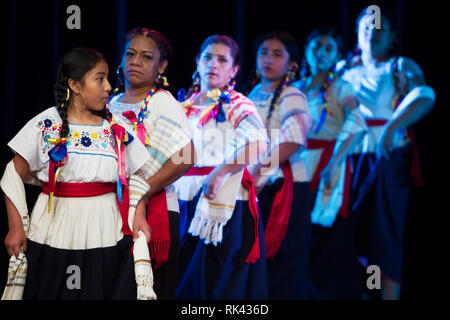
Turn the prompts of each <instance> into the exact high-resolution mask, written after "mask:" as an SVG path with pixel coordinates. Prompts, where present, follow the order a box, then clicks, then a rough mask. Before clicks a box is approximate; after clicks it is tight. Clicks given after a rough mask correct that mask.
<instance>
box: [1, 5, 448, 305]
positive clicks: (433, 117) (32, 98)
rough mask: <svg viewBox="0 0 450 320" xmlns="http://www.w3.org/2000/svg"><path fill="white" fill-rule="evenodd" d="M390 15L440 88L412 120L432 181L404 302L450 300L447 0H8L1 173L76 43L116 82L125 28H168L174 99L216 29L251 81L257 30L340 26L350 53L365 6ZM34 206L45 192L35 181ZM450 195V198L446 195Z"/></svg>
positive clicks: (46, 102) (420, 208)
mask: <svg viewBox="0 0 450 320" xmlns="http://www.w3.org/2000/svg"><path fill="white" fill-rule="evenodd" d="M72 4H76V5H78V6H79V7H80V9H81V30H69V29H68V28H67V27H66V20H67V18H68V17H69V16H70V14H67V13H66V9H67V7H68V6H69V5H72ZM371 4H376V5H378V6H379V7H380V8H381V11H383V10H385V11H391V12H392V13H393V16H394V18H395V25H396V29H397V31H398V36H399V45H400V53H401V55H403V56H407V57H410V58H412V59H414V60H415V61H416V62H418V64H419V65H420V66H421V67H422V69H423V71H424V73H425V77H426V81H427V83H428V84H429V85H430V86H432V87H433V88H434V90H435V92H436V96H437V100H436V105H435V108H434V109H433V111H432V112H431V113H430V114H429V115H427V116H426V117H425V118H424V119H423V120H422V121H421V122H419V123H418V124H416V125H415V126H414V129H415V132H416V136H417V140H418V145H419V149H420V151H421V161H422V166H423V170H424V177H425V183H426V186H425V188H423V189H420V190H415V191H414V193H413V197H412V200H411V208H412V210H411V212H410V215H409V217H408V221H407V230H406V244H405V279H404V290H403V294H402V297H403V298H438V297H444V296H449V294H448V291H447V284H448V280H447V278H448V276H447V273H448V271H447V268H446V264H445V261H446V259H445V258H446V255H447V254H448V249H447V245H448V244H449V241H448V237H447V234H448V228H447V225H448V224H447V220H448V218H447V215H448V214H449V209H448V206H447V205H446V202H445V200H446V195H445V191H446V189H448V187H447V186H446V185H447V183H446V182H447V175H445V174H446V173H447V168H448V166H447V165H446V163H445V160H444V159H445V154H446V149H447V146H448V143H446V138H447V136H448V134H447V132H448V130H446V129H447V127H448V126H449V125H448V124H446V123H445V122H444V121H445V120H446V118H447V113H446V111H445V110H446V108H447V107H448V103H449V101H448V95H447V90H448V89H447V88H446V87H444V86H448V81H446V80H447V79H448V78H449V76H448V74H449V68H448V58H449V51H448V44H449V40H448V39H449V37H448V30H449V28H448V21H449V20H450V12H449V11H448V10H446V6H445V1H437V0H429V1H410V0H408V1H406V0H392V1H356V0H334V1H331V0H316V1H309V2H306V1H298V0H297V1H286V0H277V1H273V0H270V1H265V2H264V1H239V0H228V1H169V0H167V1H132V0H130V1H125V0H114V1H101V0H95V1H94V0H90V1H80V0H72V1H65V0H63V1H58V0H52V1H50V0H45V1H12V0H10V1H6V2H2V3H1V4H0V27H1V29H0V30H2V31H4V33H3V37H2V39H1V57H2V60H1V62H2V63H1V64H0V69H1V81H2V82H1V95H0V123H1V126H0V130H1V131H0V139H1V141H0V154H1V157H0V165H1V168H2V169H1V171H3V168H4V166H5V165H6V163H7V162H8V161H9V160H10V159H11V158H12V156H13V154H12V152H11V151H10V150H9V148H8V147H7V146H6V143H7V142H8V141H9V140H10V139H11V138H12V137H13V136H14V134H15V133H17V132H18V131H19V130H20V128H21V127H22V126H23V125H24V124H25V123H26V122H27V121H28V120H29V119H31V118H32V117H33V116H34V115H36V114H37V113H39V112H41V111H42V110H44V109H46V108H47V107H49V106H51V105H53V103H54V100H53V91H52V87H53V82H54V79H55V74H56V69H57V65H58V62H59V59H60V58H61V57H62V55H63V54H64V53H65V52H66V51H67V50H68V49H70V48H72V47H75V46H86V47H93V48H96V49H98V50H100V51H101V52H103V53H104V54H105V56H106V58H107V60H108V63H109V65H110V81H111V83H112V84H115V83H116V79H115V70H116V68H117V65H118V63H119V61H120V58H121V54H122V50H123V38H124V35H125V33H126V31H128V30H130V29H131V28H134V27H138V26H139V27H149V28H152V29H156V30H158V31H160V32H162V33H163V34H165V35H166V36H167V37H168V38H169V40H170V41H171V43H172V46H173V49H174V57H173V59H172V61H171V63H170V65H169V69H168V79H169V83H170V85H171V91H172V93H173V94H174V95H175V96H176V93H177V91H178V89H179V88H180V87H184V88H187V87H188V86H189V85H190V79H191V75H192V73H193V71H194V70H195V63H194V57H195V55H196V53H197V50H198V48H199V46H200V44H201V43H202V41H203V40H204V39H205V38H206V37H207V36H209V35H212V34H215V33H222V34H227V35H229V36H232V37H233V38H235V39H236V40H237V41H238V43H239V44H240V46H241V49H242V52H243V56H244V61H243V65H242V68H241V72H240V75H239V78H238V88H239V84H242V83H243V82H244V80H245V79H247V75H248V72H249V71H250V69H251V67H252V66H253V63H254V57H253V56H252V45H253V41H254V39H255V38H256V36H257V35H259V34H261V33H263V32H268V31H272V30H274V29H282V30H287V31H289V32H290V33H292V34H293V35H294V36H295V37H296V39H297V41H298V43H299V46H300V48H301V49H303V43H304V41H305V38H306V36H307V34H308V33H309V32H310V31H312V29H314V28H316V27H318V26H321V25H327V26H333V27H335V28H336V29H337V30H338V31H339V32H340V33H341V34H342V36H343V40H344V45H345V48H346V50H351V49H353V48H354V46H355V43H356V33H355V19H356V17H357V15H358V13H359V12H360V11H361V10H362V9H363V8H364V7H365V6H367V5H371ZM27 192H28V198H29V202H30V203H29V210H30V211H31V209H32V204H33V201H34V199H35V197H36V195H37V193H38V190H36V189H35V188H30V187H27ZM447 197H448V196H447ZM0 208H1V209H0V238H1V239H4V238H5V236H6V233H7V228H8V226H7V219H6V212H5V208H4V202H3V201H2V204H1V206H0ZM7 260H8V257H7V254H6V250H5V249H4V246H3V245H1V246H0V288H3V283H4V282H5V279H6V273H7Z"/></svg>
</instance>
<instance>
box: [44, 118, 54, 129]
mask: <svg viewBox="0 0 450 320" xmlns="http://www.w3.org/2000/svg"><path fill="white" fill-rule="evenodd" d="M52 124H53V122H52V120H50V119H45V120H44V125H45V127H46V128H50V127H51V126H52Z"/></svg>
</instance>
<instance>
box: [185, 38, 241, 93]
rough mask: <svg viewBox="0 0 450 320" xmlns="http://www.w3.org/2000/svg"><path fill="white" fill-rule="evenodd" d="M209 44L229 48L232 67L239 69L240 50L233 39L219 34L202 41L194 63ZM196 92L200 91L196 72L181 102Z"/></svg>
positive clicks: (198, 77)
mask: <svg viewBox="0 0 450 320" xmlns="http://www.w3.org/2000/svg"><path fill="white" fill-rule="evenodd" d="M211 44H223V45H225V46H227V47H228V48H230V51H231V56H232V58H233V66H239V67H240V66H241V61H242V54H241V49H240V48H239V45H238V44H237V42H236V41H235V40H234V39H233V38H231V37H229V36H226V35H221V34H215V35H212V36H209V37H208V38H206V40H205V41H203V43H202V45H201V46H200V51H199V52H198V53H197V55H196V57H195V61H198V59H199V57H200V55H201V54H202V52H203V51H205V49H206V47H208V46H209V45H211ZM239 69H240V68H239ZM238 72H239V70H238ZM198 91H200V76H199V74H198V72H197V71H196V72H194V74H193V76H192V84H191V86H190V87H189V89H188V92H187V93H186V95H184V97H182V100H187V99H189V98H190V97H191V96H192V95H193V94H194V93H196V92H198Z"/></svg>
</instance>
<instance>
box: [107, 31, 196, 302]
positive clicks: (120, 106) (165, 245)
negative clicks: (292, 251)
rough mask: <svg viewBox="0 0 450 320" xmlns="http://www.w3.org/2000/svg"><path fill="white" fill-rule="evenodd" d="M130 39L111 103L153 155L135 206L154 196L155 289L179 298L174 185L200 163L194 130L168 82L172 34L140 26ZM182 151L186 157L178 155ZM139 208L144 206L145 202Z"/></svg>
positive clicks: (135, 184) (134, 186) (136, 183)
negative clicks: (119, 87) (121, 86)
mask: <svg viewBox="0 0 450 320" xmlns="http://www.w3.org/2000/svg"><path fill="white" fill-rule="evenodd" d="M126 39H127V41H126V45H125V50H124V55H123V59H122V63H121V66H120V67H119V73H122V74H120V76H124V77H125V92H123V93H120V94H118V95H117V96H115V97H114V98H113V99H112V100H111V102H110V106H109V108H110V110H111V111H112V112H115V113H117V114H118V115H120V117H121V118H122V119H123V120H124V121H127V122H128V123H130V125H131V126H132V127H134V128H135V130H136V131H137V132H136V133H137V135H138V137H139V138H140V139H141V140H142V142H143V143H145V145H146V147H147V150H148V154H149V155H150V160H149V161H147V163H146V164H145V166H144V167H143V168H142V172H143V173H144V174H145V179H144V180H146V182H147V183H148V185H149V187H150V189H149V191H147V188H146V186H145V181H140V180H141V179H140V177H139V176H133V178H132V179H131V181H130V190H132V196H131V205H132V209H131V210H133V207H134V206H136V204H137V203H138V201H139V200H141V198H144V199H143V201H141V202H140V205H141V206H143V208H142V209H144V210H145V206H144V205H145V202H148V204H147V213H148V223H149V224H150V227H151V237H150V238H151V240H150V254H151V258H152V262H153V263H152V267H153V271H154V276H155V286H154V288H155V292H156V294H157V297H158V299H174V298H175V290H176V285H177V275H178V247H179V208H178V199H177V197H176V194H175V191H174V189H173V187H172V186H168V185H169V184H170V183H171V182H173V181H174V180H176V179H177V178H178V177H180V176H181V175H182V174H184V173H185V172H186V171H187V170H188V169H189V168H190V167H191V166H192V165H193V164H194V159H193V158H192V157H191V156H193V155H194V152H193V150H191V148H192V143H191V137H192V136H191V130H190V127H189V123H188V120H187V117H186V115H185V114H184V111H183V109H182V107H181V105H180V103H179V102H178V101H177V100H176V99H175V98H173V96H172V95H171V94H170V92H169V91H167V90H165V89H166V88H167V85H168V84H167V83H166V82H167V80H166V78H165V77H163V76H162V74H163V73H164V71H165V69H166V68H167V65H168V61H169V59H170V57H171V53H172V48H171V45H170V43H169V41H168V40H167V38H166V37H165V36H164V35H162V34H161V33H159V32H157V31H155V30H149V29H146V28H136V29H133V30H131V31H130V32H129V33H128V34H127V37H126ZM178 156H179V159H180V160H182V161H180V162H177V161H176V160H177V159H178ZM184 156H187V157H186V159H184ZM184 160H186V161H184ZM166 186H167V187H166ZM148 199H149V200H148ZM137 209H138V210H137V211H140V210H139V207H138V208H137ZM135 232H136V230H135Z"/></svg>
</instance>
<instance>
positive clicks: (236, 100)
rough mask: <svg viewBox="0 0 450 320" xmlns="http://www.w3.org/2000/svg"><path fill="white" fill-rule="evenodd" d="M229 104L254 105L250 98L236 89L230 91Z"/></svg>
mask: <svg viewBox="0 0 450 320" xmlns="http://www.w3.org/2000/svg"><path fill="white" fill-rule="evenodd" d="M230 104H231V105H233V106H236V105H242V104H245V105H250V106H253V107H254V106H255V105H254V103H253V102H252V100H250V99H249V98H248V97H246V96H245V95H244V94H243V93H240V92H238V91H235V90H233V91H231V94H230Z"/></svg>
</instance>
